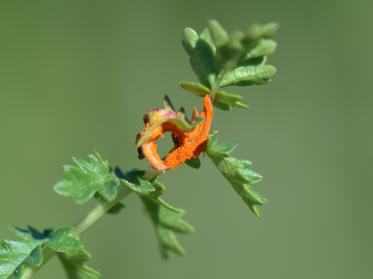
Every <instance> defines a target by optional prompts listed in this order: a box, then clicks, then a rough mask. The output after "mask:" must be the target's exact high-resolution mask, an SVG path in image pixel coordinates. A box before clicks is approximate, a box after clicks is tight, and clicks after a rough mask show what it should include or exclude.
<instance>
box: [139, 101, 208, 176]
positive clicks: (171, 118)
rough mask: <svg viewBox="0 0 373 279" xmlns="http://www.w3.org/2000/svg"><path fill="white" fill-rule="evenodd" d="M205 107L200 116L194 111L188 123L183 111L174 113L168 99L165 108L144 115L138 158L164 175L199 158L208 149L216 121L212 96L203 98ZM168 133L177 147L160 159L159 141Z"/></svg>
mask: <svg viewBox="0 0 373 279" xmlns="http://www.w3.org/2000/svg"><path fill="white" fill-rule="evenodd" d="M203 106H204V111H203V112H200V113H199V112H198V111H197V109H194V110H193V114H192V119H191V121H188V119H187V118H186V116H185V112H184V110H183V109H181V110H180V111H179V112H177V111H175V109H174V108H173V106H172V104H171V102H170V101H169V99H168V97H167V96H165V108H163V109H154V110H151V111H149V112H148V113H146V114H145V115H144V123H145V127H144V129H143V130H142V131H141V132H140V133H138V135H137V147H138V152H139V158H140V159H143V158H146V159H147V160H148V162H149V164H150V165H151V166H152V167H153V168H154V169H155V170H157V171H162V172H163V171H166V170H168V169H173V168H176V167H178V166H179V165H181V164H182V163H184V162H185V161H188V160H190V159H193V158H197V157H198V156H199V155H200V154H201V152H202V151H203V150H204V148H205V145H206V142H207V139H208V135H209V131H210V126H211V122H212V119H213V106H212V101H211V98H210V96H209V95H207V96H205V97H204V99H203ZM166 132H170V133H171V135H172V139H173V141H174V147H173V148H172V149H171V150H170V151H169V153H168V154H167V155H166V156H165V158H163V159H161V158H160V156H159V154H158V150H157V147H158V145H157V140H158V139H159V138H160V137H163V136H164V134H165V133H166Z"/></svg>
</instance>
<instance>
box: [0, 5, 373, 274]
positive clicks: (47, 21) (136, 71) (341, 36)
mask: <svg viewBox="0 0 373 279" xmlns="http://www.w3.org/2000/svg"><path fill="white" fill-rule="evenodd" d="M372 9H373V2H372V1H341V0H332V1H278V0H270V1H248V0H230V1H225V2H224V1H212V0H211V1H210V0H203V1H175V0H174V1H165V0H163V1H98V0H90V1H83V0H79V1H77V0H75V1H38V0H34V1H20V0H12V1H10V0H3V1H1V3H0V124H1V132H0V135H1V136H0V139H1V144H0V154H1V157H0V170H1V173H0V175H1V186H0V187H1V191H0V196H1V204H0V220H1V222H0V223H1V228H0V238H1V239H3V238H6V237H10V235H9V234H8V233H7V232H6V229H5V225H6V224H10V223H11V224H17V225H19V226H26V225H27V224H30V223H31V224H33V225H35V226H37V227H40V228H44V227H49V226H52V227H57V228H58V227H63V226H68V225H71V224H73V223H74V222H75V221H76V220H78V219H79V218H81V217H82V216H84V214H85V213H86V212H87V211H88V210H89V208H91V207H92V206H93V204H92V203H91V204H89V205H87V206H80V207H79V206H76V205H74V204H73V202H72V201H71V200H70V199H65V198H62V197H59V196H57V195H56V194H54V193H53V191H52V188H51V186H52V185H53V184H54V183H55V182H56V181H57V180H59V179H60V178H61V177H62V175H63V174H62V165H63V164H65V163H70V162H71V156H73V155H76V156H81V157H84V158H86V155H87V154H88V153H90V152H92V151H94V150H99V151H100V152H101V153H102V154H103V155H104V157H105V158H107V159H108V160H109V161H110V162H111V163H112V164H113V165H120V166H122V167H123V168H124V169H129V168H132V167H145V165H146V164H145V162H142V161H141V162H140V161H138V160H137V154H136V150H135V148H134V138H135V134H136V132H137V131H138V130H139V129H141V127H142V115H143V113H144V112H145V111H146V110H148V109H149V108H151V107H155V106H159V105H160V104H161V98H162V96H163V94H166V93H167V94H169V95H170V96H171V97H172V99H173V101H174V103H175V104H176V105H178V106H179V105H181V104H183V105H184V106H185V107H187V108H189V111H190V110H191V108H192V107H194V106H197V105H198V106H199V103H200V100H199V99H197V98H193V97H192V95H190V94H188V93H186V92H183V91H182V90H181V89H180V88H179V87H178V82H179V81H180V80H195V77H194V75H193V73H192V71H191V69H190V67H189V65H188V62H187V57H186V54H185V53H184V51H183V49H182V47H181V44H180V40H181V36H182V30H183V28H184V27H185V26H192V27H193V28H195V29H197V30H201V29H202V28H203V27H204V26H205V23H206V21H207V19H208V18H216V19H218V20H219V21H220V22H221V23H222V24H223V25H224V26H225V27H226V28H227V29H230V30H232V29H239V28H244V27H246V26H248V25H249V24H250V23H252V22H261V23H266V22H270V21H276V22H278V23H280V25H281V29H280V31H279V33H278V35H277V36H276V40H277V41H278V42H279V49H278V52H277V53H276V54H275V55H274V56H273V57H270V63H271V64H273V65H275V66H276V67H277V68H278V69H279V73H278V75H277V76H276V77H275V79H274V81H273V82H272V83H270V84H269V85H267V86H258V87H246V88H243V89H238V90H236V92H237V91H238V92H239V93H242V94H243V95H244V96H245V101H246V102H247V103H249V104H250V105H251V109H250V110H234V111H233V112H232V113H227V112H223V111H217V112H216V121H215V126H214V128H216V129H218V130H220V136H219V137H220V138H221V139H222V140H225V141H230V142H234V143H238V144H239V147H238V149H237V151H236V153H235V154H236V156H238V157H241V158H247V159H250V160H252V161H253V162H254V164H255V170H257V171H259V172H260V173H262V174H263V175H264V180H263V182H262V183H260V184H257V189H258V191H259V192H261V193H263V194H264V195H265V196H266V197H268V198H269V200H270V202H269V203H268V205H267V206H265V207H264V209H263V213H264V216H265V218H264V220H259V219H256V218H255V217H254V215H253V214H251V212H250V211H249V210H248V208H246V206H245V205H244V204H243V202H241V200H240V199H239V197H238V196H237V195H236V194H235V193H234V192H233V190H232V189H231V188H230V186H229V185H228V184H227V183H226V182H225V180H224V179H223V178H222V177H221V176H220V174H218V173H217V171H216V170H215V169H214V167H213V166H212V164H211V162H210V161H208V160H207V159H205V160H203V167H202V170H201V171H195V170H193V169H190V168H188V167H181V168H180V169H177V170H175V171H173V172H170V173H168V174H167V175H165V176H164V177H162V180H163V181H164V182H165V184H166V186H167V187H168V192H167V194H166V199H167V200H168V201H170V202H171V203H173V204H175V205H177V206H180V207H182V208H185V209H187V210H188V215H187V220H189V221H190V222H191V223H192V224H194V225H195V227H196V229H197V233H196V234H195V235H193V236H182V237H181V238H180V239H181V241H182V242H183V243H184V245H185V247H186V249H187V251H188V254H187V255H186V257H185V258H178V257H173V258H171V260H169V261H168V262H163V261H162V260H161V259H160V257H159V253H158V250H157V243H156V238H155V235H154V232H153V228H152V225H151V223H150V220H148V219H147V217H145V215H144V214H143V211H142V208H141V206H140V203H139V202H138V200H137V199H136V197H135V196H131V197H130V198H129V199H128V201H127V202H126V203H127V206H128V207H127V209H126V210H125V211H123V212H122V214H121V215H119V216H118V217H110V216H108V217H106V218H104V219H103V220H101V221H100V222H99V223H98V224H97V225H96V226H95V227H94V229H91V230H89V231H88V232H87V233H86V234H85V235H84V236H83V242H84V244H85V245H86V247H87V248H88V249H89V250H90V251H91V252H92V253H93V255H94V257H93V260H92V261H91V262H90V265H91V266H92V267H94V268H97V269H98V270H100V271H101V272H102V273H103V274H104V278H140V279H142V278H162V279H163V278H214V279H218V278H255V279H261V278H286V279H287V278H297V279H298V278H302V279H304V278H312V279H313V278H338V279H342V278H370V276H372V274H373V271H372V266H371V261H372V256H373V255H372V248H373V245H372V244H373V241H372V235H373V225H372V212H373V205H372V204H371V196H372V194H373V189H372V187H371V184H372V181H373V175H372V171H371V170H370V169H369V168H370V167H369V164H370V163H371V162H372V159H373V156H372V155H373V152H372V150H373V149H372V147H371V143H372V138H373V131H372V116H373V112H372V102H373V97H372V94H371V92H372V89H371V85H370V84H369V82H371V79H370V80H369V77H371V64H372V57H371V49H372V47H373V39H372V31H371V29H372V24H373V21H372V16H371V11H372ZM233 123H235V124H234V125H233ZM212 193H213V194H212ZM35 278H56V279H58V278H65V275H64V272H63V270H62V268H61V266H60V264H59V263H58V261H57V260H56V259H54V260H53V261H52V262H51V263H50V264H48V265H47V266H46V268H44V269H43V270H42V271H41V272H40V273H38V274H37V276H35Z"/></svg>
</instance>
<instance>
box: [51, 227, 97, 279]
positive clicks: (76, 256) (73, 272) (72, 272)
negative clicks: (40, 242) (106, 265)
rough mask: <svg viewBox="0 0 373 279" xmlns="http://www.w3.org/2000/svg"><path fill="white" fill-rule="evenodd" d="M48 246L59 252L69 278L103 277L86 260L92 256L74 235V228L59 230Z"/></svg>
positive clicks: (53, 235)
mask: <svg viewBox="0 0 373 279" xmlns="http://www.w3.org/2000/svg"><path fill="white" fill-rule="evenodd" d="M46 246H47V247H48V248H49V249H51V250H53V251H56V252H57V253H58V257H59V258H60V260H61V262H62V264H63V266H64V267H65V270H66V273H67V275H68V278H70V279H86V278H92V279H96V278H101V275H100V273H99V272H98V271H96V270H94V269H92V268H90V267H88V266H87V265H86V264H85V262H86V261H88V260H89V259H90V258H91V255H90V253H89V252H88V251H87V250H86V249H85V248H84V246H83V244H82V243H81V242H80V240H79V239H78V238H77V237H76V236H74V235H73V228H63V229H59V230H57V231H56V232H55V233H53V234H52V236H51V237H50V241H49V242H47V243H46Z"/></svg>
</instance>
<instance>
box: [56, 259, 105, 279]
mask: <svg viewBox="0 0 373 279" xmlns="http://www.w3.org/2000/svg"><path fill="white" fill-rule="evenodd" d="M58 258H59V259H60V261H61V263H62V265H63V267H64V268H65V271H66V274H67V277H68V278H69V279H98V278H101V277H102V276H101V274H100V273H99V272H98V271H96V270H94V269H92V268H90V267H89V266H87V265H85V264H82V263H80V262H76V261H71V260H70V259H69V258H68V257H66V256H65V255H64V254H58Z"/></svg>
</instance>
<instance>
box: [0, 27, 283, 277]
mask: <svg viewBox="0 0 373 279" xmlns="http://www.w3.org/2000/svg"><path fill="white" fill-rule="evenodd" d="M277 28H278V27H277V25H276V24H274V23H270V24H265V25H260V24H254V25H252V26H251V27H249V28H248V29H247V30H245V31H233V32H230V33H228V32H227V31H226V30H225V29H224V28H223V27H222V26H221V25H220V24H219V23H218V22H217V21H216V20H210V21H209V22H208V25H207V28H205V29H204V30H203V31H202V32H201V33H200V34H198V33H197V32H196V31H195V30H193V29H192V28H190V27H188V28H186V29H185V30H184V37H183V40H182V45H183V47H184V49H185V51H186V52H187V54H188V56H189V60H190V64H191V67H192V69H193V71H194V73H195V74H196V75H197V77H198V80H199V82H191V81H182V82H181V83H180V86H181V87H182V88H183V89H185V90H187V91H189V92H191V93H193V94H194V95H196V96H199V97H203V98H204V112H202V113H199V112H198V111H197V110H196V109H195V110H194V112H193V115H192V120H189V119H188V118H187V117H186V115H185V111H184V109H183V108H182V109H181V110H180V111H176V110H175V109H174V106H173V105H172V103H171V101H170V100H169V98H168V97H166V98H165V100H164V105H165V108H163V109H154V110H152V111H150V112H149V113H148V114H146V115H145V117H144V121H145V130H144V132H142V133H141V134H139V137H138V142H137V146H136V148H138V150H139V157H140V158H147V159H148V161H149V163H150V165H151V166H152V167H151V168H149V169H147V170H137V169H133V170H130V171H128V172H123V171H122V170H121V169H120V168H118V167H117V168H114V169H113V168H111V167H110V165H109V163H108V162H107V161H106V160H104V159H103V158H102V156H101V155H100V154H98V153H95V154H91V155H89V158H88V160H83V159H80V158H73V162H74V165H66V166H65V167H64V173H65V177H64V179H63V180H61V181H59V182H58V183H57V184H56V185H55V186H54V187H53V188H54V190H55V192H56V193H57V194H59V195H61V196H64V197H68V198H71V199H72V200H73V201H74V202H75V203H76V204H85V203H87V202H89V201H91V200H95V201H96V202H97V205H96V206H95V207H94V208H93V209H92V210H91V211H90V212H89V213H88V214H87V215H86V216H85V217H84V218H83V219H82V220H81V221H80V222H78V223H77V224H76V225H75V226H72V227H67V228H61V229H56V230H55V229H46V230H44V231H39V230H37V229H35V228H33V227H30V226H29V227H27V228H26V229H21V228H18V227H14V226H10V227H9V229H10V231H11V232H12V233H13V234H14V235H15V236H16V237H18V240H4V241H3V242H2V243H1V246H0V279H5V278H23V279H25V278H30V277H31V276H32V275H33V274H34V273H35V272H37V271H38V270H39V269H40V268H42V267H43V266H44V265H45V264H46V263H47V262H48V261H49V260H50V259H51V258H52V257H54V256H57V257H58V258H59V260H60V261H61V263H62V266H63V267H64V268H65V270H66V275H67V277H68V278H71V279H85V278H91V279H96V278H100V277H101V274H100V273H99V272H98V271H96V270H94V269H92V268H90V267H88V266H87V261H89V259H90V258H91V254H90V253H89V252H88V251H87V250H86V249H85V247H84V246H83V244H82V243H81V241H80V236H81V234H82V233H83V232H85V231H86V230H87V229H89V228H90V227H91V226H93V225H94V224H95V223H96V222H97V221H98V220H99V219H100V218H102V217H103V216H105V215H106V214H118V213H120V212H121V210H122V209H123V208H124V204H123V203H122V200H123V199H124V198H126V197H127V196H128V195H129V194H131V193H135V194H136V195H137V196H138V197H139V199H140V201H141V202H142V204H143V205H144V208H145V211H146V213H147V215H148V216H149V218H150V220H151V222H152V224H153V226H154V230H155V233H156V236H157V238H158V242H159V247H160V252H161V256H162V257H163V258H165V259H167V258H169V256H170V254H171V253H174V254H177V255H184V254H185V249H184V248H183V246H182V245H181V243H180V241H179V240H178V239H177V236H176V235H177V234H178V233H181V234H192V233H194V231H195V230H194V228H193V226H192V225H191V224H190V223H188V222H187V221H185V220H184V219H183V217H184V215H185V211H184V210H182V209H179V208H176V207H174V206H172V205H170V204H169V203H167V202H165V200H164V199H163V195H164V193H165V190H166V188H165V186H164V185H163V184H162V183H161V182H160V180H159V178H158V176H159V175H160V174H162V173H164V172H165V171H166V170H168V169H171V168H174V167H177V166H178V165H179V164H181V163H186V164H187V165H189V166H191V167H193V168H196V169H198V168H199V167H200V164H201V162H200V160H199V158H198V157H199V155H200V153H201V152H204V153H206V154H207V156H208V157H209V158H210V159H211V160H212V162H213V163H214V165H215V166H216V167H217V169H218V170H219V172H220V173H221V174H222V175H223V176H224V177H225V178H226V179H227V181H228V182H229V183H230V185H231V186H232V187H233V189H234V190H235V192H236V193H238V194H239V195H240V197H241V198H242V200H243V201H244V202H245V203H246V204H247V206H248V207H249V208H250V209H251V210H252V211H253V213H254V214H255V215H256V216H258V217H260V216H261V214H260V211H259V206H261V205H263V204H264V203H265V202H266V199H265V198H264V197H262V196H261V195H260V194H259V193H257V192H256V191H255V190H254V188H253V184H255V183H257V182H259V181H260V180H261V179H262V177H261V176H260V175H259V174H257V173H256V172H254V171H253V170H252V169H251V165H252V164H251V162H249V161H247V160H242V159H237V158H235V157H232V156H231V153H232V152H233V150H234V149H235V147H236V146H235V145H232V144H225V143H221V142H218V140H217V139H216V138H215V136H214V134H210V135H208V132H209V129H210V125H211V121H212V118H213V111H212V104H213V105H214V106H215V107H216V108H218V109H221V110H225V111H227V110H232V109H233V108H235V107H237V108H248V105H246V104H245V103H243V101H242V99H243V97H242V96H241V95H238V94H234V93H231V92H230V91H229V92H228V91H225V89H224V90H222V88H224V87H228V86H248V85H260V84H265V83H267V82H269V81H270V80H271V78H272V77H273V76H274V74H275V73H276V69H275V68H274V67H273V66H271V65H269V64H267V57H268V55H271V54H272V53H273V52H274V51H275V50H276V47H277V44H276V42H275V41H273V40H272V39H271V37H272V36H273V35H274V33H275V31H276V30H277ZM211 102H212V104H211ZM150 118H151V119H150ZM165 132H171V133H172V136H173V140H174V144H175V146H174V148H173V149H172V150H171V151H170V153H169V154H171V153H172V152H173V156H175V158H176V159H175V158H174V159H173V161H170V162H171V163H172V164H169V165H167V164H163V165H162V166H163V169H162V170H160V169H157V167H156V166H157V164H156V163H157V162H160V163H163V161H162V159H161V158H160V157H159V154H158V153H157V150H156V147H157V145H156V140H157V139H158V137H159V136H162V135H163V134H164V133H165ZM201 135H203V137H202V136H201ZM204 137H206V138H204ZM183 141H185V142H183ZM193 141H194V143H193V144H194V145H190V146H189V147H188V144H189V142H193ZM181 152H184V154H182V153H181ZM185 152H186V153H185ZM188 152H189V153H188ZM180 154H181V155H183V156H180ZM150 156H152V157H150ZM180 158H184V159H183V160H182V161H180V162H179V161H175V160H180ZM152 160H153V161H152ZM158 165H160V164H158Z"/></svg>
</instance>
